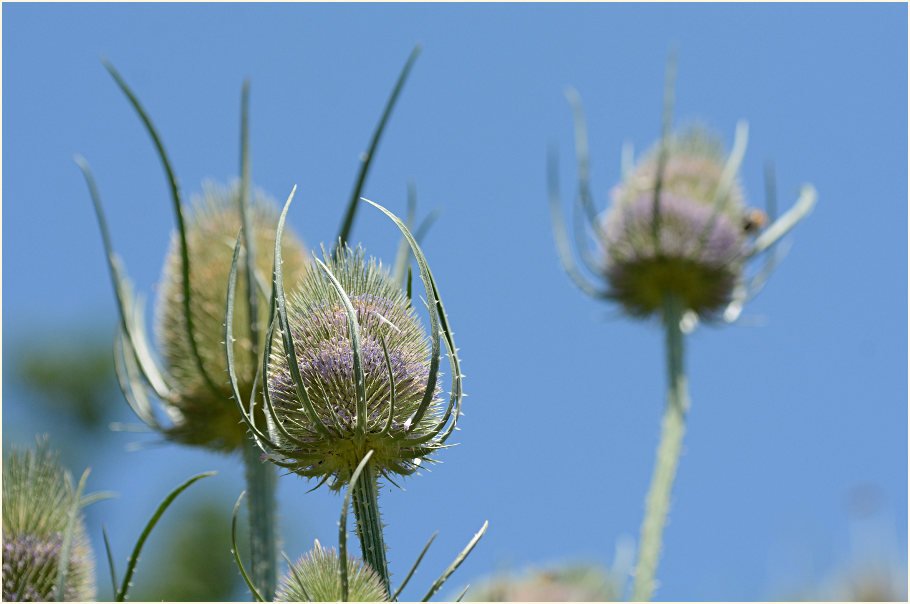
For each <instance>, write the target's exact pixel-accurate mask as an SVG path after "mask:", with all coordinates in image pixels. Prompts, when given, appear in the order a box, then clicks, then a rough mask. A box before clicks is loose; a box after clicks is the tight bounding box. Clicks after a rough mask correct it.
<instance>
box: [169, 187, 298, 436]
mask: <svg viewBox="0 0 910 604" xmlns="http://www.w3.org/2000/svg"><path fill="white" fill-rule="evenodd" d="M239 199H240V189H239V186H238V185H237V184H236V183H235V184H234V185H232V186H231V187H223V186H218V185H215V184H212V183H206V184H205V186H204V188H203V194H202V195H201V196H199V197H195V198H193V200H192V207H193V210H192V213H191V215H190V216H189V217H188V219H187V222H186V236H187V247H188V253H189V264H190V270H191V273H190V288H189V292H190V304H189V312H190V315H191V317H192V322H193V335H194V336H195V346H196V352H198V360H197V357H196V354H195V353H194V350H193V343H191V342H190V338H189V337H188V325H187V320H186V314H185V308H184V304H183V300H184V298H183V292H184V286H183V283H184V281H183V272H182V266H183V265H182V259H181V247H180V242H179V240H178V237H177V235H176V234H175V235H174V236H173V238H172V241H171V247H170V250H169V252H168V254H167V258H166V260H165V265H164V270H163V274H162V277H161V290H160V298H159V303H158V317H157V335H158V339H159V342H160V346H161V350H162V354H163V357H164V361H165V366H166V369H167V372H168V373H169V374H170V376H171V378H172V382H173V391H172V394H171V396H170V399H169V401H168V402H169V403H170V404H169V406H168V412H169V415H170V416H171V419H172V420H173V425H172V426H169V427H167V428H166V429H165V430H164V432H165V434H166V435H167V436H168V438H170V439H172V440H175V441H177V442H181V443H183V444H192V445H202V446H205V447H208V448H211V449H215V450H219V451H226V452H227V451H233V450H236V449H237V448H238V447H240V445H241V444H242V443H243V442H245V439H246V432H247V429H246V426H245V425H244V424H243V422H242V420H241V417H240V415H239V414H238V412H237V406H236V404H235V403H234V402H233V401H232V400H231V394H232V393H231V387H230V385H229V384H228V383H227V381H226V379H225V375H226V374H225V372H226V370H227V365H226V361H225V358H224V345H223V343H222V336H223V333H224V296H225V292H226V291H227V283H228V275H229V273H230V270H231V254H232V252H233V245H234V239H235V238H236V237H237V233H238V231H239V230H240V226H241V214H240V209H239ZM276 206H277V204H276V203H275V202H274V201H273V200H272V199H270V198H269V197H267V196H265V195H264V194H263V193H260V192H257V193H256V195H255V198H254V201H253V203H252V204H251V206H250V208H249V209H250V218H251V224H252V232H253V233H254V240H255V243H256V267H255V273H257V274H258V275H259V279H261V285H262V287H266V284H267V275H269V274H270V273H271V269H272V249H273V247H274V241H275V223H276V222H277V220H278V209H277V207H276ZM284 259H285V262H284V270H285V275H286V276H287V279H288V282H289V283H293V282H294V281H295V280H296V279H297V278H298V277H299V276H300V275H301V274H303V273H304V272H305V270H306V256H305V252H304V248H303V244H302V243H301V242H300V241H299V240H298V239H297V238H296V237H295V236H294V235H293V234H291V235H289V236H288V237H286V238H285V242H284ZM238 288H239V290H240V291H239V296H240V299H241V300H244V301H246V299H247V288H246V281H245V279H244V280H241V283H240V284H239V285H238ZM260 298H261V301H260V303H259V305H258V313H257V314H258V315H259V316H258V317H256V321H257V324H258V325H260V326H261V327H260V328H259V330H258V340H259V342H258V350H262V346H263V343H264V340H265V334H264V332H265V329H264V326H265V324H266V323H267V320H268V305H267V304H266V300H265V299H264V297H263V296H262V295H261V293H260ZM234 323H235V325H236V327H235V333H236V334H237V341H236V342H235V346H236V347H237V350H238V354H237V358H236V366H235V370H236V373H237V376H238V380H239V387H240V390H241V392H244V393H249V392H250V391H251V390H252V388H253V380H254V376H255V374H256V371H257V369H258V358H256V359H253V358H252V356H251V352H252V350H253V341H252V339H251V332H250V328H249V326H250V318H249V312H248V306H247V304H246V303H244V304H239V305H238V307H237V312H236V313H235V316H234Z"/></svg>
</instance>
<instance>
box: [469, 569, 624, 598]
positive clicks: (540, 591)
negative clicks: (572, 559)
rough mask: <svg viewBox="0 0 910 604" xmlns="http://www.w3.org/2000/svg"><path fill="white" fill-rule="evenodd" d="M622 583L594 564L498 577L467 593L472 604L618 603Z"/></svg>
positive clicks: (537, 570)
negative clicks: (477, 603) (538, 603)
mask: <svg viewBox="0 0 910 604" xmlns="http://www.w3.org/2000/svg"><path fill="white" fill-rule="evenodd" d="M622 585H623V583H622V579H621V578H620V577H618V576H616V575H614V574H612V573H610V572H608V571H607V570H606V569H603V568H600V567H598V566H596V565H593V564H587V563H577V564H570V565H565V566H562V567H559V568H553V569H534V570H529V571H526V572H524V573H522V575H520V576H517V577H515V576H508V575H505V576H499V577H495V578H493V579H490V580H487V581H485V582H483V583H480V584H479V585H477V587H473V588H471V589H469V590H468V593H467V598H466V599H467V600H468V601H471V602H616V601H619V600H620V599H621V597H622Z"/></svg>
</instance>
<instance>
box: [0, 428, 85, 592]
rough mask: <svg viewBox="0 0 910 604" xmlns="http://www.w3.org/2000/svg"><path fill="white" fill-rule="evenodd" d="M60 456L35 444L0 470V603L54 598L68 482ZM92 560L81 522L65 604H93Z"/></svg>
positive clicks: (71, 490) (75, 537)
mask: <svg viewBox="0 0 910 604" xmlns="http://www.w3.org/2000/svg"><path fill="white" fill-rule="evenodd" d="M58 458H59V455H58V454H57V453H56V452H51V451H49V450H48V449H47V446H46V442H45V441H42V440H39V442H38V448H37V450H36V451H31V450H28V451H25V452H20V451H16V450H15V449H14V450H13V451H12V452H11V453H10V455H9V457H8V458H7V460H6V462H5V463H4V464H3V579H2V580H3V600H4V601H7V602H9V601H29V602H48V601H50V600H53V598H54V590H55V587H56V583H57V570H58V565H59V564H60V554H61V550H62V546H63V534H64V532H65V531H66V526H67V522H68V520H69V517H68V514H69V511H70V509H72V505H73V503H74V497H75V490H74V488H73V481H72V477H71V476H70V474H69V472H67V471H66V470H64V469H63V467H61V466H60V463H59V459H58ZM95 594H96V590H95V559H94V556H93V554H92V548H91V545H90V544H89V541H88V538H87V537H86V534H85V523H84V521H83V519H82V517H81V516H80V517H79V518H78V519H77V522H76V530H75V533H74V534H73V541H72V548H71V550H70V559H69V569H68V576H67V582H66V588H65V590H64V594H63V598H64V600H65V601H68V602H73V601H76V602H78V601H86V600H92V599H94V598H95Z"/></svg>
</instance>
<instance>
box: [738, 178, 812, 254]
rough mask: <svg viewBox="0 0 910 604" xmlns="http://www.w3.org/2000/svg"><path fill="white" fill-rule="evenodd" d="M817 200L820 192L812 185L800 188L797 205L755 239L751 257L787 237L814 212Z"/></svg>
mask: <svg viewBox="0 0 910 604" xmlns="http://www.w3.org/2000/svg"><path fill="white" fill-rule="evenodd" d="M817 199H818V192H817V191H816V190H815V187H813V186H812V185H810V184H804V185H803V186H802V187H800V192H799V197H798V198H797V200H796V203H795V204H793V207H792V208H790V209H789V210H787V211H786V212H784V213H783V214H782V215H781V217H780V218H778V219H777V220H775V221H774V222H773V223H772V224H771V225H769V226H768V228H767V229H765V230H764V231H762V233H761V234H760V235H759V236H758V237H756V238H755V243H754V245H753V246H752V249H751V250H750V252H749V256H755V255H756V254H760V253H762V252H764V251H765V250H767V249H768V248H769V247H771V246H772V245H774V244H775V243H777V241H778V240H780V238H781V237H783V236H784V235H786V234H787V233H788V232H789V231H790V229H792V228H793V227H794V226H796V224H797V223H798V222H799V221H800V220H802V219H803V218H805V217H806V216H807V215H808V214H809V212H811V211H812V208H813V207H815V202H816V201H817Z"/></svg>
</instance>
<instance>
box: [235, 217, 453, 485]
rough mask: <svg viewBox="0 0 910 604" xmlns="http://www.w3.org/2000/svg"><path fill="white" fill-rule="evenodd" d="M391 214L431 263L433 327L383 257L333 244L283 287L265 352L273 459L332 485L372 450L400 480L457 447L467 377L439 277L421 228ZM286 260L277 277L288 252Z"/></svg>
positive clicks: (260, 434)
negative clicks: (288, 288) (413, 230)
mask: <svg viewBox="0 0 910 604" xmlns="http://www.w3.org/2000/svg"><path fill="white" fill-rule="evenodd" d="M289 201H290V200H289ZM286 207H287V206H286ZM384 211H385V210H384ZM387 214H388V215H389V216H390V217H392V218H393V220H395V221H396V224H398V226H399V228H401V229H402V231H403V233H404V234H405V237H406V239H409V242H410V243H411V245H412V251H413V252H414V256H415V258H416V259H417V261H418V265H419V266H420V270H421V277H422V279H423V282H424V285H425V288H426V291H427V307H428V311H429V318H430V331H429V333H427V332H426V331H425V330H424V327H423V326H422V324H421V322H420V320H419V318H418V316H417V314H416V312H415V310H414V309H413V308H412V300H411V298H410V295H409V294H410V291H407V292H406V291H403V290H402V289H401V287H400V286H399V285H398V283H396V282H395V281H394V280H392V279H391V278H390V277H389V272H388V271H387V270H386V269H384V268H383V266H382V264H381V263H379V262H377V261H376V260H374V259H369V260H368V259H367V258H366V257H365V255H364V252H363V251H362V250H361V249H360V248H358V249H356V250H352V249H350V248H348V247H346V246H344V245H339V247H338V248H337V249H336V250H335V251H334V252H333V253H331V254H329V253H326V252H325V250H323V260H319V259H316V260H315V264H316V265H318V266H314V267H313V268H312V269H311V270H310V271H309V272H308V273H306V274H305V275H304V276H303V278H302V279H301V280H300V281H299V283H298V285H297V287H296V289H295V290H294V292H293V293H292V294H290V295H289V296H285V295H284V291H283V287H282V288H278V287H276V290H275V292H274V293H273V298H274V300H275V303H274V305H273V307H274V310H275V313H274V319H273V323H272V325H271V326H270V334H273V336H272V337H270V339H269V340H268V342H270V345H267V346H266V350H265V355H266V357H265V358H264V363H267V365H268V370H267V372H266V373H267V380H266V384H265V387H264V388H263V392H262V394H263V399H264V403H265V407H266V409H267V411H268V412H267V417H266V423H265V426H264V428H265V429H263V426H262V423H261V422H257V421H251V420H255V417H254V416H253V415H252V414H251V413H246V415H247V422H248V424H249V425H250V427H251V429H252V430H253V434H254V436H255V437H256V438H257V440H258V442H259V444H260V446H261V447H262V448H263V450H264V451H265V452H266V454H267V455H268V456H269V458H270V459H272V460H273V461H274V462H276V463H277V464H278V465H280V466H282V467H285V468H288V469H290V470H291V471H293V472H295V473H297V474H300V475H301V476H305V477H308V478H319V479H321V480H322V481H323V482H326V481H331V482H330V487H331V488H332V489H340V488H342V487H343V486H344V485H345V484H347V483H348V481H349V480H350V477H351V475H352V473H353V472H354V470H355V468H356V467H357V465H358V463H359V462H360V461H361V459H363V458H364V456H365V455H366V453H367V452H368V451H371V450H372V451H373V454H372V459H371V461H370V464H371V466H372V467H375V468H376V469H377V471H378V473H379V474H382V475H383V476H385V477H386V478H387V479H389V480H390V481H392V476H393V475H397V476H408V475H410V474H413V473H414V472H415V471H416V470H417V468H418V467H420V466H421V465H422V464H423V463H424V462H432V461H433V458H432V457H431V456H432V454H433V453H434V452H436V451H438V450H439V449H441V448H443V447H445V446H447V445H445V442H446V439H448V437H449V435H450V434H451V433H452V432H453V431H454V430H455V424H456V422H457V417H458V414H459V412H460V404H461V397H462V394H461V374H460V370H459V364H458V359H457V356H456V354H455V347H454V343H453V342H452V338H451V331H450V328H449V327H448V320H447V319H446V317H445V313H444V311H443V309H442V303H441V301H440V300H439V294H438V291H437V290H436V284H435V281H434V280H433V278H432V275H431V274H430V271H429V267H428V266H427V265H426V259H425V257H424V256H423V253H422V252H421V251H420V248H419V247H418V246H417V243H416V241H415V240H413V237H412V236H411V234H410V232H409V231H408V230H407V228H406V227H405V226H404V224H403V223H401V221H400V220H398V219H397V217H394V215H392V214H391V213H388V212H387ZM282 220H283V219H282ZM280 230H281V226H279V232H280ZM239 250H240V248H239V247H237V248H236V249H235V257H236V256H237V255H238V254H239ZM275 268H276V270H275V275H274V277H275V283H276V284H277V283H279V282H280V280H281V270H280V269H281V262H280V259H278V261H276V263H275ZM408 289H409V288H408ZM230 296H232V294H229V297H230ZM231 299H232V298H231ZM230 307H231V305H230V303H229V308H230ZM226 336H227V337H226V341H227V342H229V343H230V333H228V334H226ZM440 336H442V340H443V341H444V343H445V346H446V349H447V351H448V357H449V366H450V369H451V376H452V387H451V396H450V397H449V401H448V404H447V405H444V404H443V400H442V399H441V398H440V394H441V391H442V390H441V387H440V384H439V377H440V371H439V364H440V361H441V358H442V349H441V346H440ZM228 348H229V354H230V355H233V354H234V352H233V351H232V350H230V348H231V347H230V345H229V346H228ZM245 404H246V403H244V405H245ZM246 409H250V407H246ZM450 420H451V421H450Z"/></svg>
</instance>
